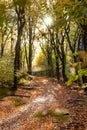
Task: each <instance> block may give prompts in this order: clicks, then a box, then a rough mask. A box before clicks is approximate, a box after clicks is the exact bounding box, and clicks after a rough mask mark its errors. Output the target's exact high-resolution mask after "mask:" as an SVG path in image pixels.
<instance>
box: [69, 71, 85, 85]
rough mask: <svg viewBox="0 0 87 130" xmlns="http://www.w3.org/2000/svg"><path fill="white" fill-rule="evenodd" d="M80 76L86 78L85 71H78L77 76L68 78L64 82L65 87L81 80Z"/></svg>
mask: <svg viewBox="0 0 87 130" xmlns="http://www.w3.org/2000/svg"><path fill="white" fill-rule="evenodd" d="M82 76H87V69H80V70H78V75H77V74H71V75H70V77H69V80H68V81H67V82H66V85H67V86H69V85H71V84H72V83H73V82H74V81H77V80H78V79H80V78H82Z"/></svg>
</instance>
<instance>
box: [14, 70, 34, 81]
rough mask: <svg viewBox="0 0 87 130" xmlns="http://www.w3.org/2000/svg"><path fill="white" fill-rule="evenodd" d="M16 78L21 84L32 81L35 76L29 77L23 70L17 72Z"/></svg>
mask: <svg viewBox="0 0 87 130" xmlns="http://www.w3.org/2000/svg"><path fill="white" fill-rule="evenodd" d="M16 76H17V77H18V80H19V83H21V82H24V81H25V80H32V79H33V78H34V76H32V75H29V74H28V73H27V72H24V71H22V70H19V71H17V73H16Z"/></svg>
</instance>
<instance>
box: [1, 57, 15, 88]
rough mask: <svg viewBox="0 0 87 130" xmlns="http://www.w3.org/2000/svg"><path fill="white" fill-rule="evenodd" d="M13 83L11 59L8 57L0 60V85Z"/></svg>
mask: <svg viewBox="0 0 87 130" xmlns="http://www.w3.org/2000/svg"><path fill="white" fill-rule="evenodd" d="M12 83H13V58H12V57H11V56H9V55H7V56H3V57H2V58H0V85H2V86H4V85H5V84H12Z"/></svg>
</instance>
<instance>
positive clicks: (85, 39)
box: [81, 25, 87, 51]
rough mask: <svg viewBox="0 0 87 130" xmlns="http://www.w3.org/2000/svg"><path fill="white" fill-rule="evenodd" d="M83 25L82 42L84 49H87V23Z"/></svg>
mask: <svg viewBox="0 0 87 130" xmlns="http://www.w3.org/2000/svg"><path fill="white" fill-rule="evenodd" d="M81 27H82V43H83V45H84V50H85V51H87V25H81Z"/></svg>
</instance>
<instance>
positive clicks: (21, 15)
mask: <svg viewBox="0 0 87 130" xmlns="http://www.w3.org/2000/svg"><path fill="white" fill-rule="evenodd" d="M17 7H18V6H17ZM16 13H17V16H18V19H17V28H18V34H17V42H16V46H15V58H14V86H13V87H12V89H13V90H17V84H18V77H17V72H18V71H19V70H20V63H21V62H20V51H21V36H22V32H23V28H24V25H25V16H24V14H25V12H24V8H20V7H19V8H16Z"/></svg>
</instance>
